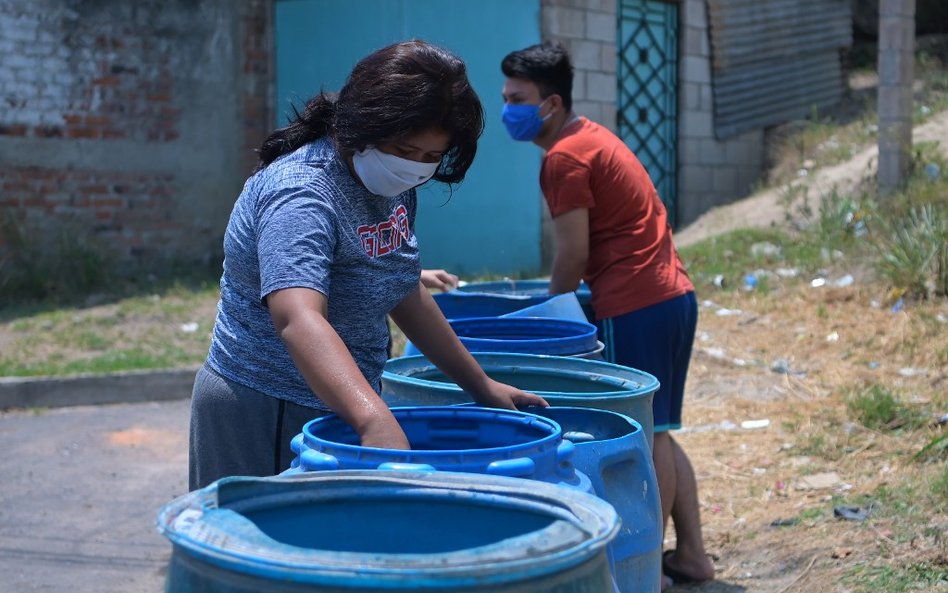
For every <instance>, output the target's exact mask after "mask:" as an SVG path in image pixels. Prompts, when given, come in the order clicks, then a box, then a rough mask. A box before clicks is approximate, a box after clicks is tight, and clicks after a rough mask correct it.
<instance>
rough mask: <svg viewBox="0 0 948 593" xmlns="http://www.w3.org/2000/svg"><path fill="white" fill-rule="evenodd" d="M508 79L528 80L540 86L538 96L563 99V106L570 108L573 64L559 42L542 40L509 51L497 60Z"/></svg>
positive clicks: (571, 102)
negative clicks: (557, 96) (538, 42)
mask: <svg viewBox="0 0 948 593" xmlns="http://www.w3.org/2000/svg"><path fill="white" fill-rule="evenodd" d="M500 69H501V71H502V72H503V73H504V76H506V77H508V78H520V79H523V80H529V81H530V82H532V83H533V84H535V85H537V88H539V89H540V96H541V97H543V98H544V99H546V98H547V97H549V96H550V95H559V96H560V97H562V98H563V107H565V108H566V109H567V110H569V109H572V108H573V65H572V64H571V63H570V61H569V52H567V51H566V48H564V47H563V46H562V45H560V44H559V43H552V42H549V41H547V42H544V43H540V44H537V45H531V46H530V47H527V48H524V49H521V50H517V51H514V52H510V53H509V54H507V56H506V57H505V58H504V59H503V61H502V62H501V63H500Z"/></svg>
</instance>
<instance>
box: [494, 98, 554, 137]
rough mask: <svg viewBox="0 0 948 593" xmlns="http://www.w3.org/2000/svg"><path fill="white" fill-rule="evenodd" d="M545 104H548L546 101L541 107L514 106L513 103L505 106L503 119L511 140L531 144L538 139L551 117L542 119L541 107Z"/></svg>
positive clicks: (542, 102)
mask: <svg viewBox="0 0 948 593" xmlns="http://www.w3.org/2000/svg"><path fill="white" fill-rule="evenodd" d="M544 103H546V99H544V100H543V101H541V102H540V104H539V105H523V104H520V105H514V104H511V103H507V104H505V105H504V111H503V114H502V116H501V118H502V119H503V121H504V126H505V127H506V128H507V133H508V134H510V137H511V138H513V139H514V140H521V141H527V142H529V141H530V140H533V139H534V138H536V137H537V134H539V133H540V129H541V128H543V122H544V121H546V118H547V117H550V116H549V115H547V116H546V117H540V107H542V106H543V104H544Z"/></svg>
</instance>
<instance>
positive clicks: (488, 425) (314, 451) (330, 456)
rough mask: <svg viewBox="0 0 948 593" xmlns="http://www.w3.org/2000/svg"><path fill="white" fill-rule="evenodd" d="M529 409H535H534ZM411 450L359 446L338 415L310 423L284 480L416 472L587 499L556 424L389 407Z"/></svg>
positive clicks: (448, 409) (525, 417)
mask: <svg viewBox="0 0 948 593" xmlns="http://www.w3.org/2000/svg"><path fill="white" fill-rule="evenodd" d="M531 409H533V408H531ZM392 414H393V415H394V416H395V419H396V420H397V421H398V424H399V425H400V426H401V427H402V430H403V431H404V432H405V436H406V437H407V438H408V442H409V444H410V445H411V449H410V450H401V449H380V448H375V447H363V446H362V445H360V444H359V437H358V435H357V434H356V432H355V431H354V430H353V429H352V427H351V426H349V425H348V424H347V423H346V422H345V421H343V420H342V418H340V417H339V416H336V415H330V416H324V417H322V418H317V419H315V420H311V421H309V422H307V423H306V424H305V425H304V426H303V431H302V432H301V433H300V434H298V435H296V437H295V438H294V439H293V441H292V444H291V446H292V448H293V451H294V452H295V453H296V458H295V459H294V460H293V462H292V463H291V465H290V469H288V470H286V471H285V472H284V474H285V475H292V474H295V473H300V472H311V471H327V470H338V469H416V470H439V471H450V472H468V473H478V474H489V475H501V476H512V477H518V478H527V479H531V480H540V481H543V482H550V483H553V484H559V485H560V486H566V487H569V488H574V489H578V490H581V491H583V492H592V490H593V488H592V484H591V482H590V480H589V478H588V477H587V476H585V475H583V474H582V473H581V472H577V471H576V470H575V468H574V467H573V464H572V459H571V458H572V455H573V451H574V449H575V447H574V446H573V443H572V442H570V441H567V440H564V439H563V431H562V430H561V429H560V426H559V425H558V424H557V423H556V421H554V420H551V419H550V418H547V417H543V416H537V415H535V414H530V413H526V412H520V411H517V410H501V409H497V408H481V407H475V406H465V407H457V406H424V407H405V408H393V409H392Z"/></svg>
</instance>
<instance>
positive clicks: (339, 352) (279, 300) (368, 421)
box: [267, 288, 409, 449]
mask: <svg viewBox="0 0 948 593" xmlns="http://www.w3.org/2000/svg"><path fill="white" fill-rule="evenodd" d="M267 305H268V306H269V308H270V316H271V317H272V318H273V325H274V326H275V327H276V330H277V333H278V334H279V335H280V337H281V338H282V339H283V341H284V343H286V347H287V349H288V350H289V351H290V356H291V357H292V358H293V362H294V363H295V364H296V368H298V369H299V370H300V372H301V373H302V374H303V378H304V379H306V383H307V384H308V385H309V387H310V389H312V390H313V392H314V393H317V394H319V398H320V399H321V400H322V401H323V402H324V403H325V404H326V405H327V406H329V408H330V409H331V410H332V411H333V412H335V413H336V414H338V415H339V416H340V417H341V418H342V419H343V420H345V421H346V422H347V423H348V424H349V426H351V427H352V428H353V430H355V431H356V433H357V434H358V435H359V438H360V439H361V442H362V445H363V446H365V447H381V448H387V449H408V448H409V444H408V439H407V438H406V437H405V433H404V432H403V431H402V428H401V427H400V426H399V425H398V422H397V421H396V420H395V417H394V416H393V415H392V413H391V412H390V411H389V409H388V406H386V405H385V402H383V401H382V398H380V397H379V396H378V394H377V393H376V392H375V390H374V389H372V387H371V386H370V385H369V383H368V382H367V381H366V380H365V377H364V376H363V375H362V371H361V370H359V367H358V365H356V363H355V360H353V358H352V355H351V354H349V349H348V348H346V345H345V344H344V343H343V341H342V339H341V338H340V337H339V334H337V333H336V330H335V329H333V327H332V326H331V325H330V324H329V321H328V319H327V315H328V314H327V310H328V309H327V301H326V297H325V295H323V294H322V293H320V292H318V291H315V290H312V289H309V288H287V289H284V290H278V291H275V292H273V293H271V294H270V295H268V296H267Z"/></svg>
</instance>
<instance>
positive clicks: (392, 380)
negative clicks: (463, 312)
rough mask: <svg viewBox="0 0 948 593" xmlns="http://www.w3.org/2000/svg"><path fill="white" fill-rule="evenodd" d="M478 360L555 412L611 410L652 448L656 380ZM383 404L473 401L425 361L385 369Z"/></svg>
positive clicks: (563, 365) (583, 362)
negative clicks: (639, 429)
mask: <svg viewBox="0 0 948 593" xmlns="http://www.w3.org/2000/svg"><path fill="white" fill-rule="evenodd" d="M472 356H473V357H474V358H475V359H476V360H477V362H478V364H480V366H481V368H483V369H484V372H486V373H487V375H488V376H489V377H490V378H492V379H495V380H497V381H500V382H501V383H508V384H510V385H513V386H515V387H518V388H520V389H523V390H524V391H529V392H532V393H536V394H537V395H540V396H542V397H543V398H544V399H546V400H547V401H548V402H549V403H550V405H551V406H566V407H582V408H597V409H602V410H610V411H613V412H618V413H620V414H624V415H626V416H628V417H630V418H632V419H634V420H635V421H636V422H638V423H639V424H640V425H641V426H642V430H643V431H644V433H645V437H646V440H647V441H648V443H649V447H651V444H652V436H653V433H654V425H655V423H654V420H653V417H652V398H653V397H654V396H655V392H656V391H658V386H659V384H658V379H656V378H655V377H654V376H653V375H650V374H649V373H646V372H644V371H640V370H637V369H633V368H630V367H624V366H620V365H615V364H611V363H608V362H603V361H598V360H588V359H584V358H567V357H562V356H540V355H533V354H506V353H473V354H472ZM382 399H383V400H385V403H387V404H388V405H389V406H390V407H399V406H445V405H453V404H459V403H466V402H470V401H471V400H472V398H471V396H470V395H468V394H466V393H464V391H463V390H462V389H461V388H460V387H458V386H457V385H455V384H454V383H453V382H452V381H451V379H450V378H449V377H447V375H445V374H444V373H443V372H442V371H441V370H439V369H438V367H436V366H435V365H434V364H432V363H431V361H429V360H428V359H427V358H425V357H424V356H405V357H401V358H393V359H391V360H389V361H388V362H387V363H386V364H385V370H384V371H383V373H382Z"/></svg>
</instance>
